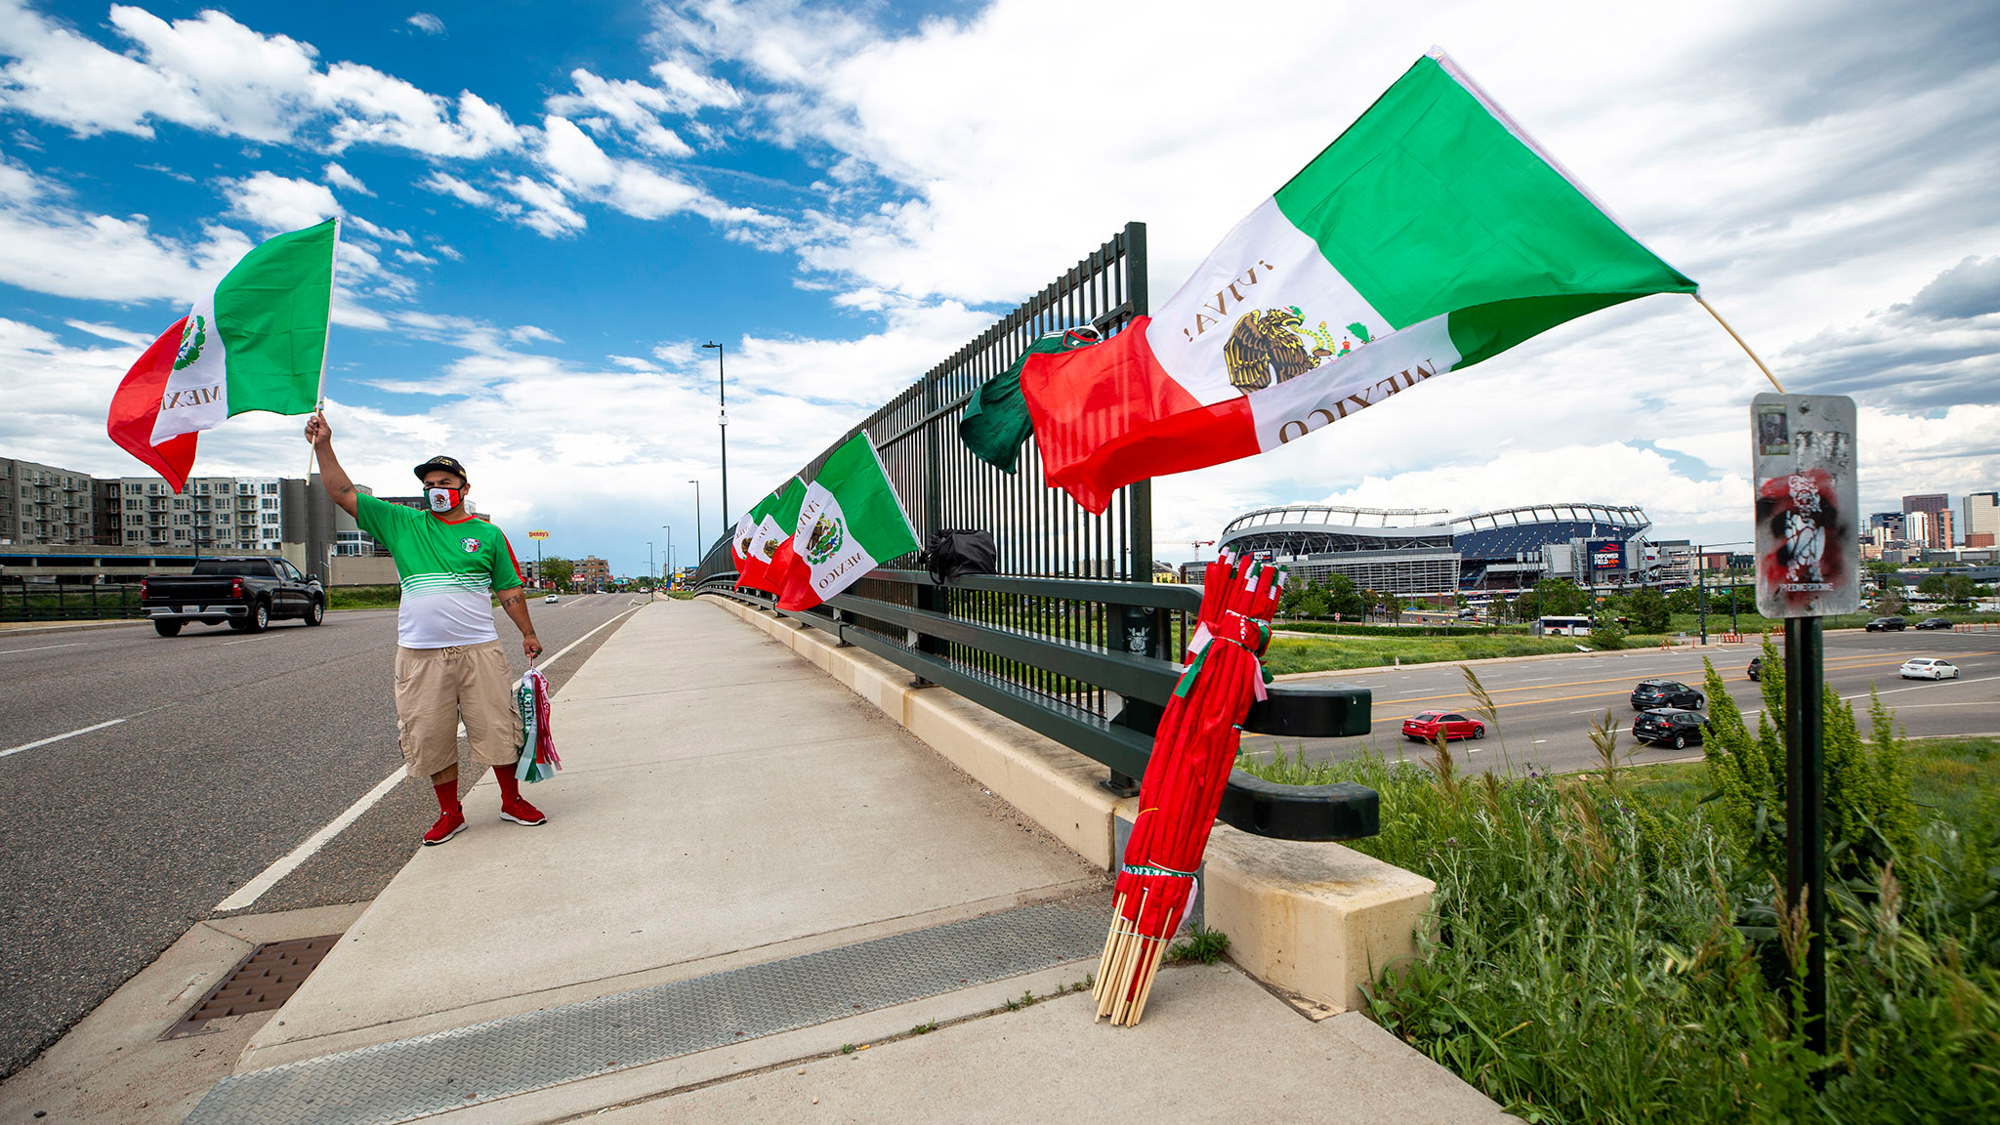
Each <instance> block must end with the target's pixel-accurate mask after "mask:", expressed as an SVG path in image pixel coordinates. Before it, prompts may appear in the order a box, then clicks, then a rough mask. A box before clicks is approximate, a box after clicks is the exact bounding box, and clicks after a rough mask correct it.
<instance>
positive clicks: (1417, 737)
mask: <svg viewBox="0 0 2000 1125" xmlns="http://www.w3.org/2000/svg"><path fill="white" fill-rule="evenodd" d="M1403 737H1404V738H1407V739H1410V740H1411V741H1413V742H1435V741H1437V740H1438V739H1439V738H1442V739H1444V740H1445V741H1446V742H1450V741H1451V740H1452V739H1454V738H1485V737H1486V724H1484V723H1481V722H1479V721H1477V720H1475V719H1468V718H1466V717H1465V716H1464V715H1461V714H1459V713H1458V712H1456V711H1420V712H1418V713H1417V714H1414V715H1411V716H1410V717H1409V718H1407V719H1404V720H1403Z"/></svg>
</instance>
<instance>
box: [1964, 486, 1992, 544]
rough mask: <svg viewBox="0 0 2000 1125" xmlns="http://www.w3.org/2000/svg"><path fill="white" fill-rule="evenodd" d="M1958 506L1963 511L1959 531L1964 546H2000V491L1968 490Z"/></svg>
mask: <svg viewBox="0 0 2000 1125" xmlns="http://www.w3.org/2000/svg"><path fill="white" fill-rule="evenodd" d="M1959 506H1960V507H1961V508H1962V509H1963V510H1964V512H1965V522H1964V524H1963V525H1962V526H1961V527H1960V528H1959V533H1960V534H1961V535H1963V536H1964V537H1965V545H1966V546H1968V547H1993V546H2000V492H1968V493H1966V494H1965V498H1964V499H1963V500H1961V501H1960V502H1959Z"/></svg>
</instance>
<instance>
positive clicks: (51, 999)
mask: <svg viewBox="0 0 2000 1125" xmlns="http://www.w3.org/2000/svg"><path fill="white" fill-rule="evenodd" d="M636 604H643V595H642V596H639V597H634V596H631V595H625V594H601V595H595V596H581V597H571V598H565V599H564V600H563V601H562V602H560V603H558V604H556V605H546V604H543V603H541V602H535V603H534V604H533V605H532V606H531V612H532V614H533V617H534V621H535V630H536V633H537V635H538V636H539V637H540V638H541V641H542V644H543V647H544V653H545V657H546V656H553V655H555V654H556V653H558V652H560V651H561V650H562V649H564V648H565V647H567V646H569V645H570V644H571V643H572V642H574V641H576V640H577V639H579V638H581V637H583V636H585V635H586V634H589V633H590V632H591V630H592V629H595V628H597V627H598V626H600V625H606V624H607V623H609V622H614V621H622V620H623V619H624V618H623V615H624V614H625V613H626V612H627V611H629V610H630V609H632V608H633V607H634V605H636ZM495 616H496V619H497V621H498V628H499V631H500V638H501V644H502V645H503V646H505V647H507V648H508V650H509V652H510V653H511V656H512V661H513V664H514V668H515V671H516V673H517V674H518V673H519V672H520V671H522V670H523V669H525V668H526V666H527V662H526V660H525V659H524V658H523V657H522V655H521V649H520V634H519V633H517V632H516V631H515V629H514V627H513V625H512V623H511V622H509V621H507V620H506V619H505V617H504V616H501V615H499V614H498V613H496V615H495ZM616 629H617V625H616V624H610V625H608V627H606V628H604V629H603V630H602V631H600V632H597V633H596V634H594V635H592V636H590V639H589V640H588V641H587V642H585V643H584V644H581V645H579V646H577V647H576V648H575V649H574V650H572V651H570V652H569V653H567V654H566V655H564V656H563V657H562V659H561V660H559V661H557V662H555V663H554V664H553V665H545V666H544V669H543V670H544V672H545V673H546V674H547V675H548V677H549V680H550V683H551V686H552V687H556V688H560V687H561V685H562V684H563V682H564V681H566V680H567V679H568V677H569V675H570V674H571V673H573V672H574V671H575V670H576V669H577V668H578V667H580V666H581V665H582V663H583V661H584V660H585V659H587V658H588V657H589V655H590V654H591V652H593V651H595V649H596V646H597V645H599V644H602V643H603V641H604V640H605V638H607V637H609V636H610V635H611V634H612V633H613V632H615V631H616ZM395 645H396V611H395V610H393V609H386V610H350V611H345V612H340V613H331V614H328V615H327V618H326V623H325V624H324V625H322V626H320V627H318V628H308V627H306V626H304V625H303V624H301V623H299V622H296V621H283V622H274V623H273V624H272V626H271V628H270V630H269V631H267V632H264V633H261V634H257V635H254V636H251V635H246V634H242V633H237V632H232V631H231V630H229V629H228V628H227V627H224V626H213V627H210V626H201V625H194V626H190V627H189V628H188V629H187V630H186V631H185V632H183V633H182V634H181V635H180V636H178V637H174V638H162V637H159V636H156V635H155V634H154V633H153V631H152V630H151V629H150V628H147V627H145V626H143V625H139V626H132V627H119V628H112V629H97V630H88V631H74V632H59V633H42V634H36V635H31V636H20V635H17V634H16V635H10V634H8V633H6V632H0V683H5V684H6V685H7V686H6V691H5V692H4V694H0V858H4V861H5V864H6V876H5V888H6V891H5V901H4V907H0V1077H5V1076H6V1075H9V1074H12V1073H13V1072H14V1071H16V1070H18V1069H20V1068H21V1067H22V1066H24V1065H26V1063H27V1062H28V1061H29V1060H31V1059H32V1058H33V1057H34V1055H35V1054H36V1053H37V1052H39V1051H40V1050H41V1049H42V1048H43V1047H44V1046H46V1045H47V1044H49V1043H51V1042H53V1041H54V1040H55V1039H56V1038H57V1037H59V1036H60V1035H61V1034H62V1032H63V1031H64V1030H66V1029H67V1028H68V1027H69V1026H70V1025H71V1024H73V1023H74V1022H75V1021H76V1020H78V1019H80V1018H82V1017H83V1016H84V1015H85V1014H87V1013H88V1012H89V1011H90V1010H91V1009H92V1008H94V1007H96V1005H97V1004H98V1003H99V1002H100V1001H101V1000H103V999H104V998H105V997H106V996H108V995H110V994H111V993H112V992H113V991H114V990H116V989H117V988H118V986H119V985H121V984H123V983H124V982H125V981H126V980H127V979H128V978H130V977H131V976H132V974H134V973H136V972H137V971H138V970H140V969H142V968H144V967H145V966H146V965H147V964H149V963H151V962H152V960H153V959H154V958H155V957H157V956H158V955H159V953H160V951H161V950H163V949H165V948H166V947H167V946H168V945H170V944H172V943H173V942H174V941H175V940H176V939H178V938H179V937H180V936H181V934H183V933H184V932H186V931H187V929H188V927H189V926H191V925H193V924H194V923H195V922H197V921H199V920H201V919H203V918H209V917H215V916H217V910H216V907H217V904H218V903H220V902H222V901H223V900H224V899H225V898H226V897H227V896H229V895H230V894H232V893H233V892H234V891H236V890H237V889H238V888H239V887H241V886H243V885H244V884H245V883H248V882H249V881H250V880H252V879H253V878H255V877H256V876H258V875H259V874H260V873H262V872H263V871H264V870H265V869H266V868H268V867H269V866H270V865H271V864H272V863H273V862H275V861H277V860H278V859H280V858H281V857H283V856H285V855H286V854H288V853H289V852H291V851H292V850H293V849H294V848H296V847H297V846H298V845H299V844H300V843H301V842H302V841H304V840H305V839H307V838H308V837H310V836H311V835H313V833H315V832H317V831H319V830H320V829H321V828H322V827H324V826H326V825H327V824H328V823H329V822H331V821H333V820H334V819H335V818H337V817H338V816H340V815H341V813H343V812H344V811H346V810H347V809H348V808H349V806H351V805H353V804H354V803H355V802H356V801H357V800H358V799H360V798H361V797H362V796H363V795H365V794H367V793H368V792H369V791H370V790H372V789H374V788H375V787H376V786H377V785H378V784H379V783H381V782H382V781H383V779H384V778H386V777H388V776H389V774H390V773H391V772H392V771H395V770H398V769H400V768H401V766H402V755H401V753H400V752H399V751H398V749H397V746H396V715H395V704H394V701H393V699H392V698H391V695H390V687H391V664H392V661H393V659H394V653H395ZM100 724H106V725H102V726H100ZM92 727H96V728H97V729H91V730H85V728H92ZM76 731H84V733H80V734H74V735H73V736H71V737H60V736H63V735H66V734H70V733H71V732H76ZM558 737H560V732H558ZM49 739H53V740H54V741H48V742H46V743H45V744H43V745H39V746H36V745H32V744H34V743H37V742H42V741H43V740H49ZM460 753H461V757H462V758H464V754H465V749H464V744H463V742H461V744H460ZM464 760H465V761H466V762H468V763H469V761H470V759H469V758H464ZM478 776H479V771H478V770H477V769H475V768H471V767H469V766H468V768H465V769H462V770H461V785H462V786H468V787H469V786H470V785H471V784H472V782H473V781H474V780H476V779H477V777H478ZM539 788H542V787H540V786H535V787H532V788H531V792H532V789H539ZM534 799H535V800H536V801H537V803H538V804H540V805H541V806H542V807H543V811H545V812H547V813H548V814H549V815H550V816H551V817H552V818H553V817H558V816H561V815H562V801H561V795H560V792H559V791H558V790H557V789H550V790H549V791H548V794H547V795H546V796H543V795H539V794H537V795H534ZM436 816H437V802H436V799H435V797H434V796H433V794H432V792H431V789H430V786H429V785H428V784H426V783H422V782H417V781H412V780H409V779H407V778H406V779H404V780H403V781H401V782H400V783H399V784H397V785H396V786H395V788H393V789H392V790H390V791H389V793H388V794H387V795H386V796H385V797H383V798H382V799H381V800H380V801H378V802H377V803H375V804H374V805H372V806H370V807H369V809H368V811H367V812H366V813H364V814H363V815H361V817H360V818H359V819H357V820H356V821H355V822H354V823H353V824H351V825H350V826H349V827H348V828H347V829H346V830H345V831H343V832H341V833H340V834H339V835H338V836H336V837H335V838H334V839H333V840H331V841H330V842H328V843H327V844H326V846H325V847H323V848H322V849H321V850H320V851H319V852H318V853H317V854H315V855H314V856H313V857H312V858H311V859H309V860H307V861H306V862H305V863H304V864H303V865H302V866H300V867H299V868H298V869H297V870H295V871H293V872H292V873H291V874H290V875H288V876H286V877H285V878H284V879H282V880H281V881H279V882H278V883H277V884H276V885H275V886H273V887H272V888H271V889H270V890H269V891H267V892H266V893H265V894H264V895H263V896H262V897H261V898H260V899H259V900H258V901H257V902H256V903H255V904H254V906H252V907H250V908H248V909H249V910H251V911H254V912H258V913H262V912H267V911H273V910H290V909H297V908H301V907H307V906H320V905H327V904H331V903H342V902H359V901H365V900H368V899H372V898H374V897H375V896H376V895H377V894H378V893H380V891H381V889H382V888H383V887H384V886H385V885H387V883H388V882H389V880H390V878H391V877H393V876H394V875H395V873H396V872H397V871H398V870H399V869H400V868H401V867H402V866H403V864H404V863H406V862H407V861H408V860H409V858H410V855H411V853H412V852H413V851H414V850H415V849H416V848H417V847H418V846H419V837H420V836H421V834H422V833H423V831H424V829H426V828H428V827H430V824H431V821H432V820H434V819H435V818H436ZM522 831H531V829H522Z"/></svg>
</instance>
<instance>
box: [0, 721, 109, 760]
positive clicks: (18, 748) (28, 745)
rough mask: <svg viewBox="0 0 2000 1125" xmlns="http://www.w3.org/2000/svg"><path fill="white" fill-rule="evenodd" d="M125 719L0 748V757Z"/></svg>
mask: <svg viewBox="0 0 2000 1125" xmlns="http://www.w3.org/2000/svg"><path fill="white" fill-rule="evenodd" d="M124 721H125V720H123V719H112V720H110V721H109V722H103V723H98V724H97V725H96V726H90V727H84V728H82V729H80V730H73V731H71V732H69V733H68V734H59V735H56V736H55V737H54V738H44V739H42V740H41V741H40V742H24V743H22V744H21V745H19V746H16V747H14V748H12V749H10V750H0V758H5V757H7V756H8V755H10V754H19V753H20V752H21V751H23V750H33V749H34V748H35V747H37V746H47V745H48V744H49V743H51V742H61V741H62V740H63V739H65V738H75V737H76V736H77V735H79V734H89V733H90V732H91V731H94V730H103V729H104V728H105V727H115V726H117V725H118V724H119V723H122V722H124Z"/></svg>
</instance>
